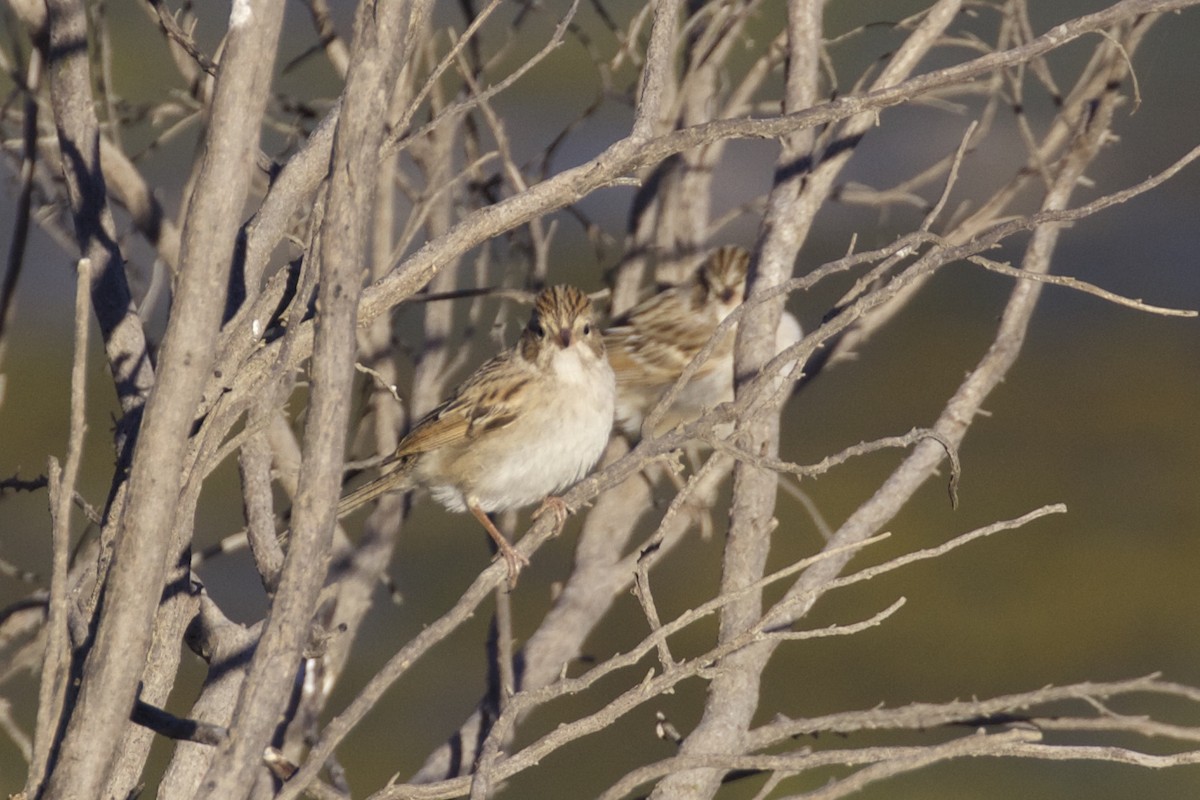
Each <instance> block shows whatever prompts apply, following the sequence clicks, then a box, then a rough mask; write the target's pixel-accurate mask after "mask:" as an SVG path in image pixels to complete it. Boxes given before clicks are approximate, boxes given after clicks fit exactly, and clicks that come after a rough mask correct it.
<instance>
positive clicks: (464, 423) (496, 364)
mask: <svg viewBox="0 0 1200 800" xmlns="http://www.w3.org/2000/svg"><path fill="white" fill-rule="evenodd" d="M515 357H516V356H515V353H514V351H512V350H505V351H504V352H503V353H500V354H499V355H497V356H496V357H495V358H492V359H491V360H490V361H487V362H485V363H484V364H483V365H482V366H480V367H479V369H477V370H475V372H474V373H472V374H471V376H470V377H469V378H467V379H466V380H465V381H464V382H463V383H462V384H461V385H460V386H459V387H458V388H457V389H456V390H455V392H454V394H453V395H451V396H450V397H449V398H447V399H446V400H445V401H444V402H443V403H442V404H441V405H440V406H438V407H437V408H435V409H433V411H430V412H429V413H428V414H426V415H425V416H424V417H422V418H421V420H420V421H418V422H417V424H416V425H415V426H414V427H413V429H412V430H411V431H409V434H408V436H405V437H404V439H403V440H402V441H401V442H400V444H399V446H397V448H396V453H395V455H394V456H392V458H391V459H389V461H394V460H397V459H400V458H404V457H405V456H410V455H415V454H417V453H427V452H429V451H430V450H436V449H438V448H439V447H445V446H447V445H453V444H457V443H459V442H463V441H469V440H471V439H474V438H476V437H478V436H480V435H481V434H483V433H485V432H487V431H491V430H496V429H497V428H503V427H504V426H506V425H509V424H511V423H512V421H513V420H515V419H516V418H517V414H518V408H519V403H518V402H517V401H518V395H519V394H520V393H521V392H522V391H523V390H524V389H525V388H526V386H527V385H528V383H529V380H528V378H527V377H526V376H524V375H523V374H522V373H521V371H520V370H519V367H518V365H517V364H516V363H515V361H514V359H515Z"/></svg>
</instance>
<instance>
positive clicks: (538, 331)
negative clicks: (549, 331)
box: [529, 319, 546, 339]
mask: <svg viewBox="0 0 1200 800" xmlns="http://www.w3.org/2000/svg"><path fill="white" fill-rule="evenodd" d="M529 330H531V331H533V335H534V336H536V337H538V338H539V339H545V338H546V329H545V328H543V327H542V323H541V322H539V321H538V320H536V319H531V320H529Z"/></svg>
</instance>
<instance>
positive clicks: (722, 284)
mask: <svg viewBox="0 0 1200 800" xmlns="http://www.w3.org/2000/svg"><path fill="white" fill-rule="evenodd" d="M749 269H750V252H749V251H748V250H746V248H744V247H738V246H736V245H725V246H724V247H719V248H717V249H716V250H714V251H713V253H712V255H710V256H709V257H708V258H707V259H706V260H705V262H704V264H703V265H701V267H700V272H699V274H698V275H697V278H698V279H699V283H700V285H701V286H702V287H704V291H705V293H706V294H708V295H709V296H710V297H712V298H713V299H714V300H717V301H718V302H720V303H723V304H725V305H727V306H730V307H733V306H736V305H738V304H740V303H741V302H742V297H743V295H744V294H745V291H746V273H747V271H748V270H749Z"/></svg>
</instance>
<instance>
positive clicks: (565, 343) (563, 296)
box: [521, 285, 603, 358]
mask: <svg viewBox="0 0 1200 800" xmlns="http://www.w3.org/2000/svg"><path fill="white" fill-rule="evenodd" d="M578 340H584V341H587V342H588V343H589V344H591V345H592V346H593V347H595V348H599V351H600V352H603V344H602V343H601V341H600V334H599V331H598V330H597V329H596V324H595V320H594V318H593V310H592V301H591V299H590V298H588V296H587V295H586V294H584V293H583V292H582V291H581V290H579V289H577V288H575V287H574V286H567V285H560V286H548V287H546V288H545V289H543V290H542V291H540V292H538V295H537V297H536V298H534V301H533V313H532V314H530V316H529V324H528V325H527V326H526V327H525V333H524V334H522V337H521V342H522V348H523V353H524V354H525V355H526V357H527V358H531V357H532V354H533V353H535V352H536V350H537V349H538V348H540V347H541V346H542V345H543V344H544V343H547V342H556V343H557V344H558V345H559V346H561V347H564V348H565V347H570V346H571V343H572V342H574V341H578Z"/></svg>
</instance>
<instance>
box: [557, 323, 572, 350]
mask: <svg viewBox="0 0 1200 800" xmlns="http://www.w3.org/2000/svg"><path fill="white" fill-rule="evenodd" d="M558 340H559V341H560V342H562V346H563V349H564V350H566V349H567V348H568V347H570V346H571V329H570V328H563V329H562V330H561V331H559V332H558Z"/></svg>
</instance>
